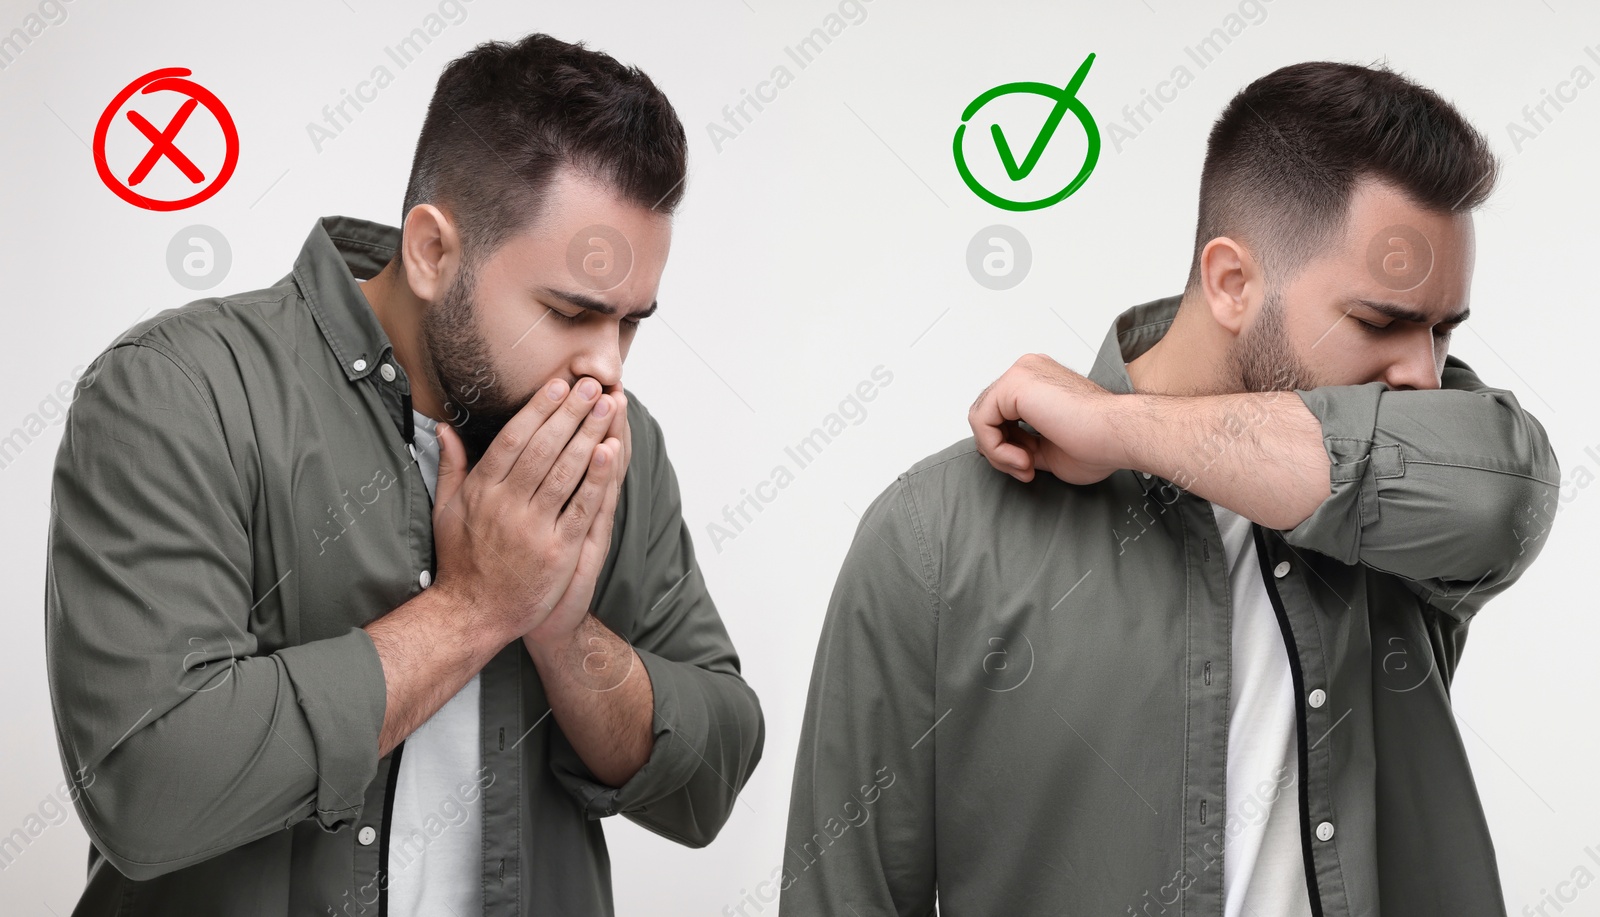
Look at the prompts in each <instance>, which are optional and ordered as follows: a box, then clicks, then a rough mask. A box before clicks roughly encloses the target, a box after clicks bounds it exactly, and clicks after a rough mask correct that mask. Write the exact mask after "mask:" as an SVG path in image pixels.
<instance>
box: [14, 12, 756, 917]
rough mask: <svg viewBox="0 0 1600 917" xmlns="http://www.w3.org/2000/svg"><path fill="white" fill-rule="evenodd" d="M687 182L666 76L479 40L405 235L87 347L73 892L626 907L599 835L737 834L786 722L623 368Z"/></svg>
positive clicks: (341, 234)
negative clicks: (747, 649) (745, 655)
mask: <svg viewBox="0 0 1600 917" xmlns="http://www.w3.org/2000/svg"><path fill="white" fill-rule="evenodd" d="M685 175H686V144H685V137H684V131H683V127H682V125H681V123H680V122H679V120H678V117H677V115H676V114H675V113H674V111H673V110H672V107H671V105H670V104H669V103H668V102H667V100H666V98H665V97H664V96H663V95H662V93H661V92H660V90H659V89H657V88H656V87H655V85H654V84H653V83H652V82H651V81H650V79H649V78H648V77H646V76H645V75H644V74H643V73H641V72H639V71H638V70H637V69H635V68H632V67H625V66H623V65H622V64H619V63H618V62H617V61H615V60H613V59H612V58H611V57H609V56H607V55H604V54H601V53H599V52H596V51H592V50H589V49H586V48H584V47H583V46H582V45H581V44H580V45H573V44H568V43H566V42H562V41H558V40H556V39H554V38H551V37H550V36H547V35H542V34H535V35H530V36H528V37H527V38H525V39H523V40H521V41H518V42H516V43H514V44H507V43H502V42H490V43H487V44H484V45H481V46H479V47H478V48H475V49H473V50H472V51H471V52H469V53H468V54H466V55H465V56H463V57H461V58H460V59H458V60H456V61H453V62H452V63H451V64H449V65H448V66H447V68H446V69H445V71H444V73H443V75H442V76H441V77H440V79H439V83H438V86H437V88H436V90H435V93H434V97H433V100H432V102H431V104H430V106H429V109H428V113H427V116H426V119H425V121H424V123H423V127H422V132H421V136H420V137H419V139H418V142H417V147H416V153H415V158H414V160H413V164H412V172H411V179H410V183H409V185H408V187H407V189H406V194H405V200H404V207H403V215H404V219H403V222H402V225H401V226H400V227H392V226H386V225H383V224H380V223H374V222H369V221H365V220H358V219H353V218H350V217H340V216H334V217H324V218H322V219H320V220H318V221H317V223H316V225H315V226H314V227H313V228H312V231H311V233H310V235H309V237H308V238H307V239H306V241H305V243H304V246H303V247H302V249H301V251H300V254H299V256H298V258H297V259H296V261H295V264H294V267H293V270H292V271H291V272H290V273H289V274H288V275H286V276H285V277H283V278H282V279H281V280H280V281H278V283H277V284H275V285H273V286H271V287H268V288H266V289H263V290H257V291H254V292H252V293H248V294H241V295H235V296H225V297H217V298H211V299H206V300H201V301H199V302H195V303H190V304H188V305H186V306H182V307H180V308H176V309H168V310H166V311H165V312H162V313H160V314H158V315H155V316H153V317H151V318H149V319H147V320H145V321H143V322H140V323H139V324H137V325H135V326H134V327H133V328H131V329H130V330H129V331H127V332H126V333H125V334H124V335H122V337H120V338H119V339H118V340H117V341H115V342H114V343H113V344H112V346H111V347H109V348H107V349H106V350H105V351H104V352H103V353H102V354H101V355H100V356H99V357H97V358H96V360H95V361H94V363H92V364H91V368H90V371H89V372H88V373H86V374H85V377H84V380H83V381H82V382H81V383H80V385H81V389H80V392H79V393H78V396H77V398H76V399H75V401H74V405H73V408H72V410H71V412H70V414H69V417H68V420H67V423H66V430H65V433H64V436H63V440H62V446H61V450H60V452H59V453H58V455H57V460H56V469H55V480H54V494H53V496H54V499H55V506H56V509H57V512H56V513H55V515H54V516H53V517H52V524H51V530H50V553H49V572H48V582H47V589H46V616H47V620H48V621H49V622H50V626H49V629H48V632H49V634H50V636H49V640H48V646H47V661H48V668H49V673H50V681H51V688H52V700H53V703H54V705H55V711H56V725H57V731H58V737H59V740H60V751H61V756H62V761H63V766H64V767H65V769H66V770H67V771H68V772H69V773H70V774H72V775H73V777H74V780H75V782H76V785H77V786H78V787H79V789H80V790H81V792H80V793H79V794H78V795H77V796H76V799H75V801H76V803H77V805H78V812H79V815H80V817H81V818H82V820H83V824H84V826H85V828H86V829H87V830H88V832H89V835H90V837H91V839H92V841H93V843H94V849H93V850H92V851H91V854H90V871H89V881H88V885H87V888H86V889H85V891H84V895H83V898H82V900H81V901H80V904H79V907H78V909H77V911H75V913H77V914H80V915H86V914H106V915H110V914H113V913H124V912H126V909H127V907H129V906H131V905H129V903H128V902H137V905H136V907H137V909H139V910H141V911H143V912H149V913H162V914H186V913H206V914H213V915H246V914H248V915H252V917H256V915H263V914H269V913H273V914H283V915H291V914H293V915H300V914H341V915H343V914H348V915H352V917H353V915H359V914H388V915H393V917H399V915H434V914H445V913H456V914H462V915H466V914H488V913H492V914H524V915H527V914H541V915H542V914H587V915H606V914H610V913H612V910H613V908H612V893H611V883H610V873H611V866H610V861H609V858H608V855H607V852H606V844H605V835H604V832H603V831H602V829H601V827H600V822H599V819H601V818H603V817H605V816H609V815H614V814H622V815H624V816H626V817H627V818H629V819H630V820H632V821H634V822H637V823H638V824H640V825H642V826H644V827H646V828H649V829H650V830H651V831H654V832H656V833H658V834H661V835H662V836H664V837H666V838H669V839H671V840H673V841H676V842H678V843H680V844H685V845H688V846H695V847H699V846H704V845H705V844H708V843H710V842H711V841H712V839H713V838H715V837H716V835H717V833H718V832H719V831H720V829H721V828H722V826H723V824H724V823H725V822H726V821H727V819H728V817H729V816H730V814H731V813H732V810H733V803H734V800H735V798H736V796H737V794H738V793H739V791H740V790H741V789H742V788H743V786H744V785H745V783H746V781H747V780H748V779H749V777H750V774H751V772H752V770H753V769H754V767H755V765H756V763H757V762H758V761H759V759H760V756H761V751H762V748H763V744H764V737H765V729H764V721H763V717H762V712H761V706H760V704H759V702H758V700H757V698H756V696H755V693H754V692H753V691H752V690H751V688H750V687H749V685H748V684H746V682H745V681H744V679H743V678H742V676H741V674H740V666H739V657H738V655H737V654H736V653H735V651H734V648H733V644H732V642H731V641H730V640H729V638H728V634H727V631H726V629H725V628H724V626H723V624H722V621H721V618H720V616H719V614H718V612H717V608H716V606H715V604H714V603H713V601H712V599H711V596H710V595H709V593H708V591H707V588H706V584H705V581H704V579H703V578H702V577H701V574H700V571H699V568H698V566H697V564H696V563H695V557H694V548H693V542H692V539H691V537H690V534H689V530H688V528H687V526H686V525H685V524H684V521H683V517H682V508H681V500H680V497H679V492H678V485H677V478H676V474H675V472H674V470H673V466H672V463H671V461H670V460H669V458H668V456H667V452H666V447H665V442H664V437H663V434H662V431H661V427H660V424H659V423H658V422H657V421H656V419H655V418H654V417H653V416H652V415H651V414H650V412H649V411H648V410H646V408H645V407H644V405H643V404H642V402H641V401H640V400H639V399H638V398H637V397H629V396H628V395H625V394H624V393H623V389H622V363H623V360H624V359H625V358H626V356H627V354H628V352H629V349H630V348H631V346H632V344H633V343H634V341H635V340H636V336H637V335H638V333H639V327H640V325H641V323H642V322H643V321H645V320H646V319H647V317H648V316H649V315H650V314H651V313H652V312H654V311H655V309H656V295H657V291H658V288H659V285H660V279H661V274H662V271H663V269H664V267H665V263H666V258H667V253H668V249H669V244H670V238H671V214H672V212H673V210H674V208H675V207H676V206H677V204H678V201H679V200H680V198H681V197H682V195H683V184H684V178H685ZM462 807H464V808H465V809H466V813H465V815H464V817H461V818H452V819H450V820H449V821H448V822H446V821H445V820H443V819H441V818H440V817H439V814H438V813H440V812H441V811H449V812H452V813H457V812H459V810H460V809H461V808H462Z"/></svg>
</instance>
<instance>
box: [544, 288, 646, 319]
mask: <svg viewBox="0 0 1600 917" xmlns="http://www.w3.org/2000/svg"><path fill="white" fill-rule="evenodd" d="M539 292H540V293H543V294H544V295H546V296H550V297H553V298H555V299H559V300H561V301H562V302H565V303H566V304H567V305H569V306H576V307H578V308H579V309H588V310H589V311H590V312H599V313H600V314H602V315H616V314H617V307H616V306H613V305H610V304H609V303H603V302H601V301H600V300H598V299H595V298H594V297H592V296H585V295H584V294H582V293H574V292H571V291H568V290H557V289H553V288H551V287H539ZM660 304H661V303H660V301H659V300H656V301H652V302H651V303H650V307H649V308H648V309H641V310H639V311H637V312H630V313H628V317H629V318H635V319H641V318H649V317H650V316H652V315H654V314H655V312H656V307H657V306H659V305H660Z"/></svg>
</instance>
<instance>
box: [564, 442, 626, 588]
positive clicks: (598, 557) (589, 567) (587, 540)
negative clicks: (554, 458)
mask: <svg viewBox="0 0 1600 917" xmlns="http://www.w3.org/2000/svg"><path fill="white" fill-rule="evenodd" d="M620 446H621V443H620V442H618V441H617V440H610V439H608V440H606V441H605V442H604V443H602V444H601V447H604V448H607V449H609V450H610V451H611V452H612V453H613V454H616V453H617V452H619V451H620ZM598 448H599V447H597V450H596V451H598ZM601 468H602V470H604V469H609V472H608V473H607V476H606V477H607V480H606V481H605V482H604V484H603V487H602V489H603V492H604V497H603V498H602V500H601V503H600V507H599V509H598V510H597V511H595V512H594V515H593V518H592V520H591V522H590V523H589V533H588V535H587V536H585V537H584V540H583V552H582V553H581V554H580V555H579V557H578V569H577V572H576V574H575V575H574V576H575V578H577V579H581V580H583V581H585V582H586V583H588V584H589V585H590V586H591V587H592V586H593V584H594V583H595V582H597V581H598V580H599V578H600V569H601V567H603V566H604V565H605V561H606V554H607V553H609V552H610V550H611V527H612V525H613V524H614V523H615V521H616V514H617V494H618V493H620V489H619V488H618V487H617V486H616V480H617V470H618V469H619V468H621V465H620V464H619V463H618V462H616V461H611V460H609V459H608V460H607V461H606V463H605V464H604V465H602V466H601Z"/></svg>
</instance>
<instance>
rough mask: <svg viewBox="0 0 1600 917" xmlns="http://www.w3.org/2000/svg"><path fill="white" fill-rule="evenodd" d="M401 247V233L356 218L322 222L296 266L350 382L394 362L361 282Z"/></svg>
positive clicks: (302, 288) (313, 311) (313, 230)
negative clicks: (384, 364) (381, 365)
mask: <svg viewBox="0 0 1600 917" xmlns="http://www.w3.org/2000/svg"><path fill="white" fill-rule="evenodd" d="M399 245H400V230H399V229H397V228H395V227H393V226H386V225H384V224H382V223H373V222H370V221H368V220H361V219H356V218H355V217H345V216H329V217H322V218H321V219H319V220H317V222H316V225H314V226H312V227H311V234H310V235H308V236H307V237H306V241H305V245H303V246H301V248H300V255H299V257H297V258H296V259H295V262H294V280H295V284H296V285H297V286H298V287H299V288H300V295H301V296H303V297H304V298H305V301H306V304H307V305H308V306H309V307H310V309H311V314H312V315H313V316H315V317H316V320H317V327H318V328H321V329H322V336H323V337H325V338H327V340H328V346H329V347H330V348H332V350H333V353H334V356H336V357H337V358H338V359H339V365H340V366H342V367H344V374H345V378H346V379H349V380H350V381H352V382H354V381H355V380H357V379H362V378H365V377H366V376H367V375H368V374H369V373H371V372H372V371H373V370H374V369H376V368H377V367H378V366H379V364H382V363H384V362H389V361H391V355H392V353H393V350H394V345H393V344H391V343H390V341H389V335H388V334H387V333H386V332H385V331H384V330H383V325H382V324H381V323H380V322H379V321H378V316H377V315H376V314H375V313H374V312H373V311H372V305H371V303H369V302H368V301H367V297H366V294H365V293H362V292H361V287H360V285H359V284H357V283H356V281H358V280H370V279H371V278H373V277H375V276H377V273H378V272H379V271H380V270H382V269H383V266H384V265H385V264H388V263H389V259H390V258H391V257H392V256H393V255H394V252H395V249H396V248H398V247H399Z"/></svg>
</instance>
